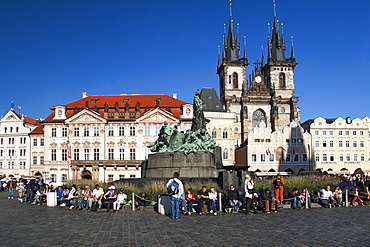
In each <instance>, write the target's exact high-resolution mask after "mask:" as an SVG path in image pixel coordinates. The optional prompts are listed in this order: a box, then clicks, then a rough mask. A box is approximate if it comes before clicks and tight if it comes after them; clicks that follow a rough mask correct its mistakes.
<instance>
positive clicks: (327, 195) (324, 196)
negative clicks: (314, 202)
mask: <svg viewBox="0 0 370 247" xmlns="http://www.w3.org/2000/svg"><path fill="white" fill-rule="evenodd" d="M330 197H333V192H331V191H330V190H329V191H327V190H326V189H322V190H320V199H322V200H327V199H329V198H330Z"/></svg>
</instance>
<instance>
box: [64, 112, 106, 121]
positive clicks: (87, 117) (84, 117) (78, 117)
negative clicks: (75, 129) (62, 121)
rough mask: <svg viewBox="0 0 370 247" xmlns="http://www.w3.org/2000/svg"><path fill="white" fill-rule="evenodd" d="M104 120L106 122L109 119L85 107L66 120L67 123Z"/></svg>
mask: <svg viewBox="0 0 370 247" xmlns="http://www.w3.org/2000/svg"><path fill="white" fill-rule="evenodd" d="M96 122H99V123H101V122H103V123H106V122H107V120H106V119H105V118H103V117H102V116H100V115H99V114H97V113H95V112H91V111H89V110H86V109H84V110H83V111H80V112H78V113H77V114H75V115H73V116H72V117H70V118H69V119H67V120H66V123H96Z"/></svg>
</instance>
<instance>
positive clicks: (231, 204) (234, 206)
mask: <svg viewBox="0 0 370 247" xmlns="http://www.w3.org/2000/svg"><path fill="white" fill-rule="evenodd" d="M229 204H230V206H231V207H232V208H233V209H234V210H236V209H238V208H240V207H241V206H242V203H241V202H240V201H238V202H237V203H236V204H235V203H234V202H233V200H229Z"/></svg>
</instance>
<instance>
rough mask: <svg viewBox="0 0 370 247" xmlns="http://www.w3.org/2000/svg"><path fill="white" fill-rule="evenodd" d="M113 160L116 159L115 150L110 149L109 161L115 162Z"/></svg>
mask: <svg viewBox="0 0 370 247" xmlns="http://www.w3.org/2000/svg"><path fill="white" fill-rule="evenodd" d="M113 159H114V149H113V148H108V160H113Z"/></svg>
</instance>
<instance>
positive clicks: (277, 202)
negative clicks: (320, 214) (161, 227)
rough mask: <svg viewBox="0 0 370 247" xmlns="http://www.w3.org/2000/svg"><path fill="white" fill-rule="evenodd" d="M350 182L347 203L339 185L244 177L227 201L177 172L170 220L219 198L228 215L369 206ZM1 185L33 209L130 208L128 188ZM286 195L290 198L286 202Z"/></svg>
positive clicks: (360, 184) (361, 182) (364, 187)
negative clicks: (189, 184)
mask: <svg viewBox="0 0 370 247" xmlns="http://www.w3.org/2000/svg"><path fill="white" fill-rule="evenodd" d="M342 180H343V178H341V182H348V180H347V181H342ZM351 181H356V186H354V188H353V189H352V190H351V191H350V192H349V193H348V195H347V196H348V197H349V198H348V199H346V198H345V196H346V195H345V193H343V191H342V190H341V188H340V187H336V188H335V189H334V191H332V190H331V187H330V186H329V185H328V186H326V187H325V188H323V189H321V190H320V191H319V192H318V194H317V195H314V194H312V193H308V190H307V189H303V190H302V191H301V192H300V191H299V190H298V189H297V188H293V189H292V190H291V191H290V192H289V193H286V192H285V191H284V188H285V181H284V179H283V178H282V177H281V176H280V175H277V176H276V177H275V178H274V179H273V182H272V188H265V189H263V190H261V191H258V190H256V189H255V188H254V182H253V179H252V177H251V176H250V175H246V176H245V180H244V188H242V192H240V191H239V190H237V188H236V186H235V185H231V186H230V188H229V190H227V194H225V195H224V196H223V197H219V196H218V195H219V193H218V192H217V191H216V189H215V188H214V187H211V188H209V189H208V188H207V187H206V186H203V187H202V188H201V189H200V190H199V191H193V189H192V188H188V189H187V190H185V189H184V186H183V183H182V182H181V180H180V179H179V173H177V172H175V173H174V174H173V177H172V178H171V179H170V180H168V183H167V184H166V187H167V192H168V195H169V196H170V197H169V199H170V207H171V214H170V217H171V218H174V219H176V218H180V214H181V213H183V214H184V215H191V214H193V213H197V214H199V215H205V214H211V215H217V214H218V211H219V209H220V203H221V202H219V200H223V201H222V206H223V207H221V210H224V211H225V212H226V213H238V212H239V211H240V209H241V208H243V209H244V212H245V213H246V214H252V213H260V212H264V213H271V212H278V211H280V210H282V208H283V205H282V204H283V203H285V204H287V203H288V204H290V205H291V208H293V209H299V208H303V207H311V203H312V201H313V200H315V201H316V202H318V203H319V204H320V205H321V206H322V207H328V208H332V207H340V206H344V201H345V200H346V201H349V203H350V205H349V206H356V205H359V206H364V205H369V204H370V193H369V187H368V186H369V179H368V178H367V177H364V176H362V177H358V178H357V179H356V180H353V179H352V180H351ZM0 187H1V188H2V191H5V192H7V193H8V199H14V194H15V193H16V192H18V199H19V201H20V202H23V203H28V204H35V205H42V204H43V203H45V202H46V200H47V193H48V192H56V195H57V205H59V206H60V207H66V208H69V209H76V210H77V209H78V210H87V211H101V210H102V206H103V205H104V208H105V209H106V211H107V212H109V211H110V210H113V211H114V212H116V213H118V212H119V210H120V209H121V208H123V206H124V205H128V202H127V194H126V193H125V190H124V189H118V190H117V189H116V188H115V186H114V185H111V186H109V187H108V190H107V191H104V190H103V188H102V187H101V186H100V185H99V184H96V185H95V187H94V188H93V189H91V188H90V186H89V185H87V186H84V187H83V188H82V187H81V186H79V185H72V186H71V187H70V188H67V187H66V186H58V187H57V188H52V187H50V186H48V184H45V183H43V181H42V179H40V178H35V179H30V180H29V181H27V180H24V179H19V180H16V179H15V178H13V177H11V178H9V180H8V181H2V185H1V186H0ZM284 193H285V194H287V197H285V198H284ZM134 201H135V205H134V206H135V208H136V210H141V209H142V210H146V208H147V207H148V206H149V205H150V204H151V200H150V198H149V196H148V195H147V194H146V193H145V192H141V193H139V194H138V195H136V196H135V198H134Z"/></svg>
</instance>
